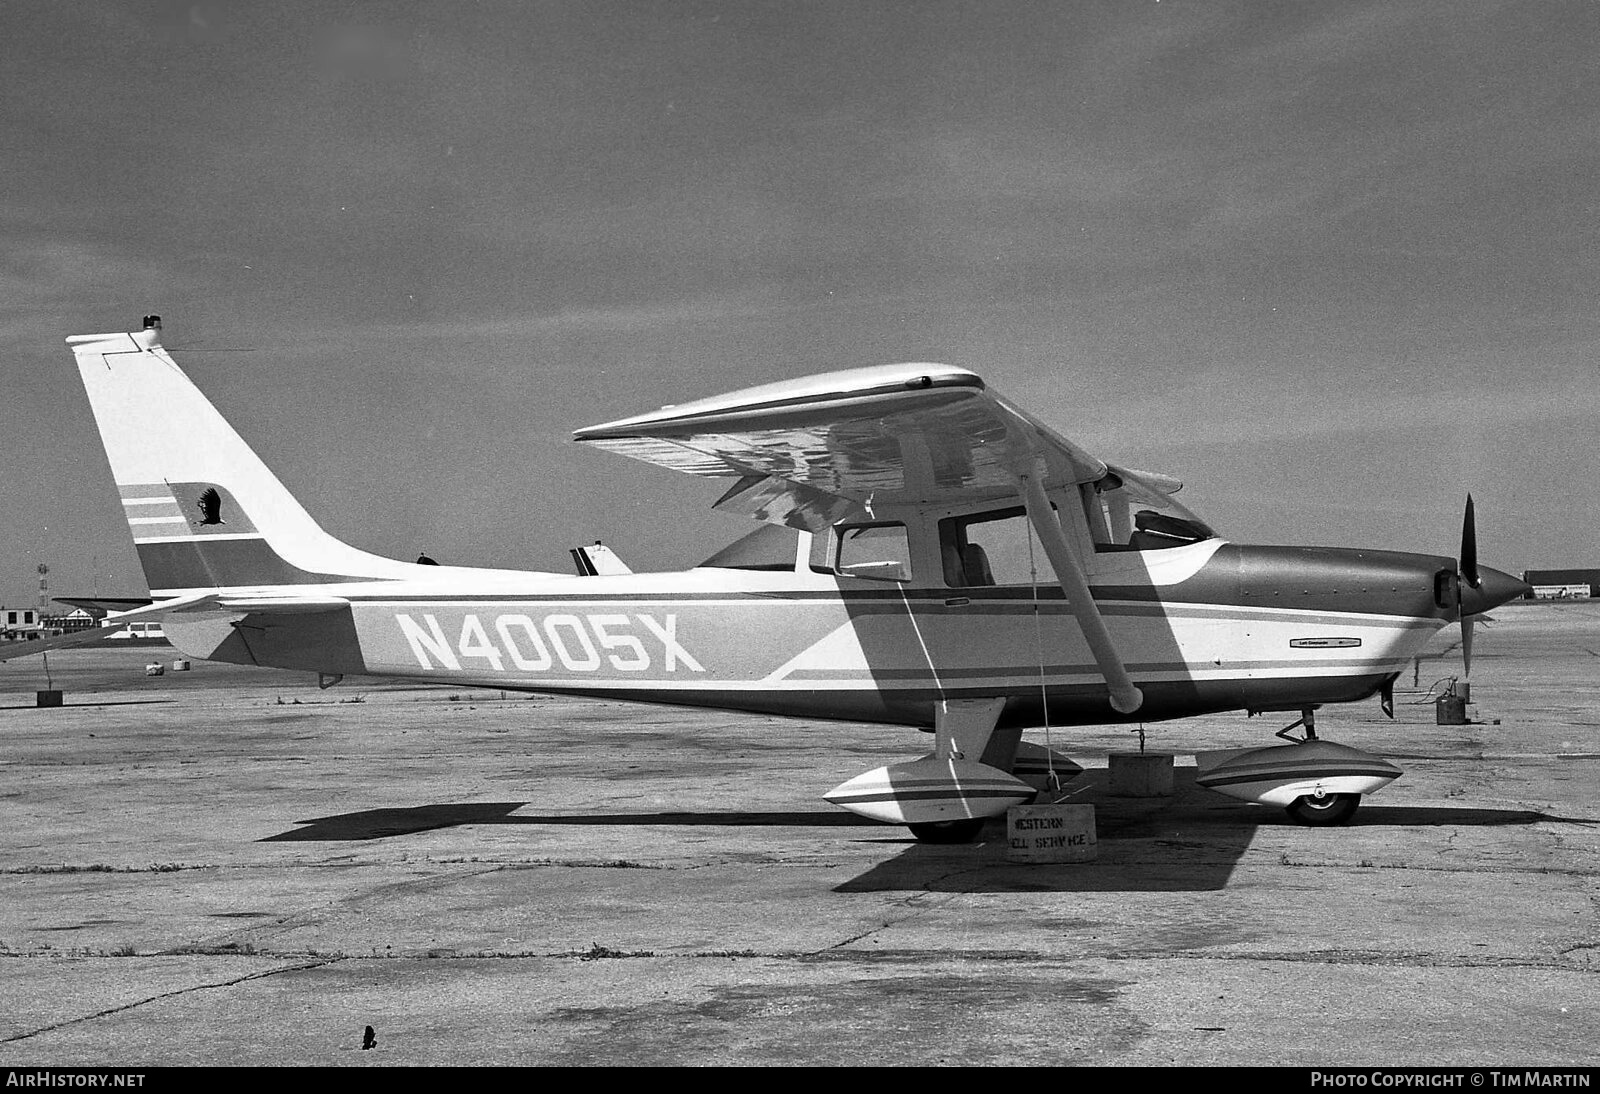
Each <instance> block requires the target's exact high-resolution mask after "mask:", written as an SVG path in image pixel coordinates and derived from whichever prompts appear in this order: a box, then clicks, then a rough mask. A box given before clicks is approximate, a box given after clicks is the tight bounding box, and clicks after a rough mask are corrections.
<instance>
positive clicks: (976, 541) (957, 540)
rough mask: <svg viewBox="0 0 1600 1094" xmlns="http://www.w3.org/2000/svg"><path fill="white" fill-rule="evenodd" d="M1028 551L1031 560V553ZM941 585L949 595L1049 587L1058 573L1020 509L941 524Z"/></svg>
mask: <svg viewBox="0 0 1600 1094" xmlns="http://www.w3.org/2000/svg"><path fill="white" fill-rule="evenodd" d="M1030 545H1031V547H1032V554H1031V558H1030V553H1029V548H1030ZM939 555H940V557H941V558H942V559H943V561H944V582H945V584H946V585H948V586H950V587H951V588H953V589H972V588H981V587H983V586H986V585H1027V584H1030V583H1031V582H1033V581H1038V583H1039V584H1041V585H1044V584H1051V583H1053V582H1054V581H1055V580H1056V572H1055V570H1054V569H1052V568H1051V566H1050V560H1049V559H1048V558H1046V557H1045V553H1044V547H1043V546H1042V545H1041V544H1040V543H1039V542H1038V540H1037V538H1036V537H1034V535H1033V528H1032V526H1031V525H1030V524H1029V523H1028V513H1027V510H1026V509H1024V508H1023V507H1022V506H1020V505H1018V506H1013V507H1010V508H1007V509H996V510H991V511H989V512H987V513H973V514H971V515H969V516H962V517H946V518H945V519H944V520H941V521H940V522H939Z"/></svg>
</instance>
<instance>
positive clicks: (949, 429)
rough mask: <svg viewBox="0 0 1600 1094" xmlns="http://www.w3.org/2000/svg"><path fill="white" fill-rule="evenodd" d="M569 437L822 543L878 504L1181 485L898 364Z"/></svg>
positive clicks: (950, 381) (957, 381)
mask: <svg viewBox="0 0 1600 1094" xmlns="http://www.w3.org/2000/svg"><path fill="white" fill-rule="evenodd" d="M573 438H574V439H575V440H577V441H581V442H583V443H585V444H590V445H593V446H595V447H596V448H603V449H606V450H608V451H612V452H617V453H620V454H622V455H624V456H631V457H633V458H634V459H637V460H643V461H645V462H646V463H653V464H657V465H659V466H661V467H667V468H671V469H672V470H674V471H683V472H686V473H688V474H691V475H704V476H714V477H722V476H731V477H735V478H737V479H738V481H737V482H736V483H735V484H734V486H733V487H732V488H731V489H730V490H729V491H728V492H727V493H726V494H724V495H723V497H722V498H721V499H719V500H718V501H717V503H716V506H715V507H716V508H718V509H724V510H732V511H735V512H743V513H746V514H747V515H750V516H754V517H756V518H757V519H759V520H765V521H770V522H772V523H776V524H787V525H789V526H791V527H796V528H803V529H806V530H808V531H820V530H822V529H824V528H826V527H828V526H829V525H831V524H834V523H837V522H838V521H841V520H846V519H865V518H866V517H867V516H868V515H869V514H870V510H871V507H872V505H873V504H874V503H875V502H876V503H885V504H887V503H894V504H919V503H943V504H950V503H960V502H965V501H981V500H987V499H996V498H1006V497H1016V496H1017V495H1018V492H1019V487H1018V481H1017V474H1018V471H1019V470H1020V469H1032V468H1033V467H1035V465H1036V464H1037V465H1038V466H1039V468H1040V470H1041V476H1040V481H1041V484H1042V485H1043V486H1045V487H1046V488H1052V487H1059V486H1066V485H1070V484H1077V483H1085V482H1100V481H1101V480H1103V479H1106V478H1107V476H1108V475H1109V476H1115V477H1116V478H1117V479H1118V480H1120V483H1121V485H1124V486H1125V487H1127V488H1128V489H1129V490H1130V492H1133V493H1135V494H1137V495H1141V496H1146V497H1149V498H1151V499H1152V500H1154V499H1155V498H1157V497H1158V496H1160V495H1165V494H1170V493H1173V492H1175V491H1176V490H1177V489H1178V488H1179V487H1180V486H1181V484H1180V483H1179V482H1177V480H1175V479H1170V478H1167V477H1166V476H1160V475H1151V474H1149V473H1145V472H1132V471H1128V470H1126V469H1124V468H1120V467H1114V466H1112V465H1109V464H1107V463H1106V462H1105V461H1103V460H1100V459H1098V458H1096V457H1094V456H1092V455H1090V454H1089V453H1087V452H1085V451H1084V450H1083V449H1081V448H1079V447H1078V446H1077V445H1075V444H1073V443H1072V442H1071V441H1069V440H1067V439H1066V438H1064V437H1062V436H1061V435H1060V434H1058V433H1056V432H1055V431H1054V430H1052V429H1051V428H1050V427H1049V426H1046V425H1045V424H1044V423H1042V422H1040V421H1039V420H1038V419H1036V418H1034V417H1033V416H1031V415H1029V414H1027V413H1026V412H1024V411H1022V410H1021V409H1019V408H1018V407H1016V406H1015V405H1013V404H1012V403H1010V402H1009V401H1007V400H1006V399H1005V398H1003V397H1002V396H1000V395H999V394H998V393H997V392H995V391H993V390H992V389H991V388H989V387H988V385H987V384H985V383H984V381H983V378H982V377H980V376H979V375H978V374H977V373H975V372H971V371H969V370H968V369H964V368H959V367H956V366H952V365H937V364H901V365H882V366H877V367H873V368H863V369H851V370H848V371H843V372H830V373H825V374H823V375H820V376H813V377H808V378H806V379H802V380H792V381H786V382H783V383H777V384H767V385H764V386H761V387H752V388H746V389H744V390H741V391H734V392H730V393H728V394H726V395H719V396H715V397H712V398H709V399H700V400H697V401H695V402H692V403H684V404H681V405H677V406H669V407H663V408H662V409H661V410H657V411H653V412H651V413H648V414H640V415H636V416H635V417H631V418H623V419H621V420H619V421H615V422H607V423H605V424H602V425H595V426H590V427H588V428H587V429H580V430H578V431H577V432H576V433H574V434H573Z"/></svg>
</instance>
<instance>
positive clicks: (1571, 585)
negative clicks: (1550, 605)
mask: <svg viewBox="0 0 1600 1094" xmlns="http://www.w3.org/2000/svg"><path fill="white" fill-rule="evenodd" d="M1522 580H1523V581H1526V582H1527V583H1528V584H1529V585H1532V586H1533V593H1532V594H1531V596H1532V599H1534V600H1562V599H1572V598H1583V597H1593V596H1600V569H1591V570H1582V569H1580V570H1524V571H1523V572H1522Z"/></svg>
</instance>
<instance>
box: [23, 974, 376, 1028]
mask: <svg viewBox="0 0 1600 1094" xmlns="http://www.w3.org/2000/svg"><path fill="white" fill-rule="evenodd" d="M343 960H345V958H343V957H332V958H325V959H322V960H318V961H306V962H301V963H300V964H297V965H285V966H283V967H282V968H277V969H265V970H263V971H261V972H253V973H250V974H249V975H247V976H236V977H233V978H232V979H229V980H218V981H216V982H215V983H209V984H191V985H190V986H189V987H186V988H178V989H175V990H173V991H164V992H160V993H159V994H156V995H152V996H149V997H147V998H144V999H135V1000H134V1001H133V1002H131V1003H123V1004H122V1005H121V1006H116V1007H107V1008H106V1009H105V1010H100V1011H96V1012H94V1013H93V1014H84V1015H80V1016H79V1017H77V1018H68V1019H65V1020H63V1021H60V1022H52V1023H50V1024H49V1025H47V1026H40V1027H39V1028H38V1029H33V1030H28V1031H26V1032H24V1033H17V1034H12V1035H11V1036H9V1037H3V1038H0V1044H15V1043H16V1042H18V1041H26V1040H27V1039H28V1038H30V1037H38V1036H39V1035H40V1034H44V1033H51V1032H53V1031H55V1030H58V1029H66V1028H67V1027H68V1026H76V1025H82V1024H83V1023H84V1022H92V1021H94V1020H95V1019H97V1018H105V1017H108V1016H110V1015H113V1014H120V1013H122V1012H123V1011H128V1010H134V1009H135V1008H138V1007H142V1006H145V1005H147V1004H149V1003H159V1002H161V1001H162V1000H163V999H174V998H177V997H178V996H180V995H188V994H190V993H191V992H197V991H211V990H213V989H215V988H230V987H233V986H234V985H235V984H243V983H246V982H248V981H251V980H263V979H265V978H267V977H269V976H277V975H278V974H279V973H285V972H302V971H304V970H306V969H316V968H321V967H323V966H324V965H332V964H334V963H335V962H338V961H343Z"/></svg>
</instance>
